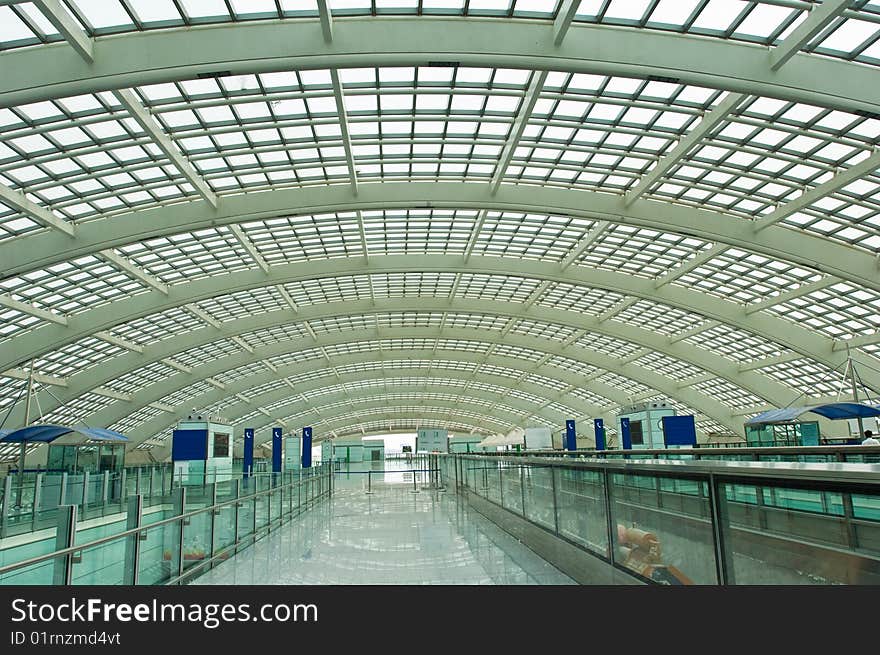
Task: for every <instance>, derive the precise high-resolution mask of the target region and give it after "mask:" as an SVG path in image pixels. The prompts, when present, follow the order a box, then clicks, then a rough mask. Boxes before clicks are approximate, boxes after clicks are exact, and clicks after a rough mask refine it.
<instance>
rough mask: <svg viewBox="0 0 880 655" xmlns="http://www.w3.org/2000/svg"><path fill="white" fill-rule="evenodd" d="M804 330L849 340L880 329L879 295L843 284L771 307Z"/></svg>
mask: <svg viewBox="0 0 880 655" xmlns="http://www.w3.org/2000/svg"><path fill="white" fill-rule="evenodd" d="M767 311H769V312H771V313H773V314H776V315H777V316H779V317H781V318H784V319H786V320H789V321H792V322H794V323H796V324H798V325H800V326H801V327H806V328H808V329H811V330H815V331H817V332H821V333H822V334H824V335H826V336H828V337H830V338H832V339H850V338H853V337H856V336H859V335H867V334H875V333H877V332H878V330H880V294H878V293H877V292H875V291H872V290H869V289H864V288H860V287H856V286H854V285H852V284H849V283H846V282H841V283H838V284H834V285H831V286H829V287H827V288H826V289H822V290H819V291H814V292H813V293H810V294H807V295H805V296H801V297H800V298H793V299H791V300H789V301H788V302H785V303H782V304H779V305H774V306H773V307H770V308H768V310H767Z"/></svg>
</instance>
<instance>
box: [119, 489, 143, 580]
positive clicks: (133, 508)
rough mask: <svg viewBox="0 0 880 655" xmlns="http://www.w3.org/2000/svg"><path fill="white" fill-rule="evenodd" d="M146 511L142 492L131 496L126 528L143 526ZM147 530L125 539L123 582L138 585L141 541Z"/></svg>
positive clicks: (127, 505)
mask: <svg viewBox="0 0 880 655" xmlns="http://www.w3.org/2000/svg"><path fill="white" fill-rule="evenodd" d="M143 512H144V498H143V496H141V495H140V494H135V495H134V496H129V497H128V501H127V502H126V516H125V529H126V530H133V529H134V528H139V527H141V522H142V520H143V518H142V517H143ZM146 536H147V534H146V532H144V533H140V532H136V533H135V534H133V535H132V536H130V537H128V538H127V539H126V540H125V567H124V568H123V570H122V575H123V584H127V585H136V584H137V583H138V577H139V576H138V570H139V569H140V555H141V541H143V540H144V539H145V538H146Z"/></svg>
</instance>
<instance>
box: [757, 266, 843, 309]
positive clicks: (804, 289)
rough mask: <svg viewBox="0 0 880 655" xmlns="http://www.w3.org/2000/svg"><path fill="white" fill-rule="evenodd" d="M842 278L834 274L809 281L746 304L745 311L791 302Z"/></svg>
mask: <svg viewBox="0 0 880 655" xmlns="http://www.w3.org/2000/svg"><path fill="white" fill-rule="evenodd" d="M840 281H841V280H840V279H839V278H836V277H834V276H832V275H829V276H827V277H823V278H820V279H818V280H816V281H815V282H808V283H807V284H802V285H801V286H799V287H798V288H797V289H792V290H791V291H786V292H785V293H780V294H779V295H776V296H771V297H770V298H767V299H766V300H762V301H760V302H753V303H751V304H749V305H746V307H745V312H746V314H754V313H755V312H760V311H762V310H764V309H767V308H769V307H775V306H776V305H781V304H783V303H786V302H789V301H791V300H795V299H796V298H800V297H802V296H806V295H807V294H810V293H813V292H814V291H821V290H822V289H826V288H828V287H830V286H831V285H832V284H837V283H838V282H840Z"/></svg>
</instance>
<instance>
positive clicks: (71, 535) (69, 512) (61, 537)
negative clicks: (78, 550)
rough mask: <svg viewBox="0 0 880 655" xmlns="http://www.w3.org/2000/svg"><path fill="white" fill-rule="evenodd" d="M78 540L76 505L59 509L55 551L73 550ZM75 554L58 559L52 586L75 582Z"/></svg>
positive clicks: (55, 563)
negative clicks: (76, 539)
mask: <svg viewBox="0 0 880 655" xmlns="http://www.w3.org/2000/svg"><path fill="white" fill-rule="evenodd" d="M75 538H76V505H64V506H62V507H59V508H58V528H57V529H56V531H55V550H63V549H64V548H71V547H73V545H74V541H75ZM74 561H75V559H74V555H73V553H68V554H67V555H62V556H60V557H56V558H55V560H54V567H53V568H54V572H53V575H52V584H54V585H69V584H70V583H71V582H72V581H73V565H74Z"/></svg>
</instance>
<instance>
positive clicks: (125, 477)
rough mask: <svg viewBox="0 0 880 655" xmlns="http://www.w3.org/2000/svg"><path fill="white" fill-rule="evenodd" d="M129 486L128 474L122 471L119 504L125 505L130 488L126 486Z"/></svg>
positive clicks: (120, 473)
mask: <svg viewBox="0 0 880 655" xmlns="http://www.w3.org/2000/svg"><path fill="white" fill-rule="evenodd" d="M127 484H128V474H127V472H126V470H125V469H122V470H121V471H120V472H119V504H120V505H121V504H123V503H124V502H125V500H126V498H128V488H127V487H126V485H127Z"/></svg>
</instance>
